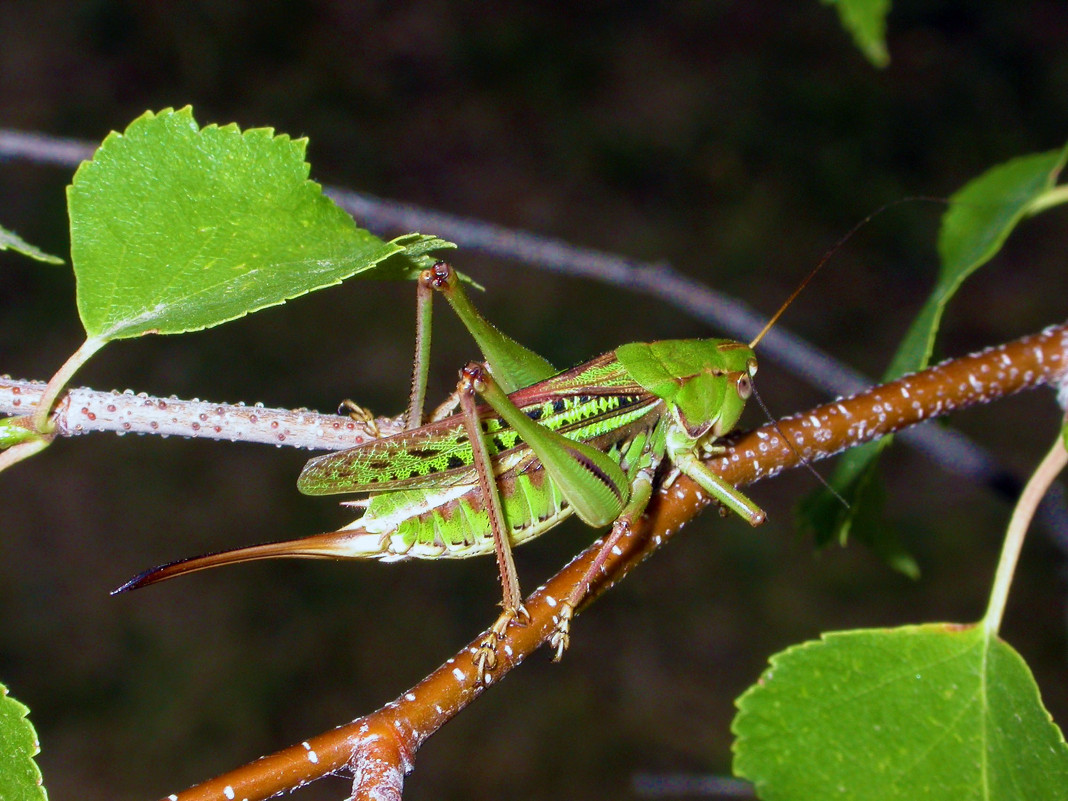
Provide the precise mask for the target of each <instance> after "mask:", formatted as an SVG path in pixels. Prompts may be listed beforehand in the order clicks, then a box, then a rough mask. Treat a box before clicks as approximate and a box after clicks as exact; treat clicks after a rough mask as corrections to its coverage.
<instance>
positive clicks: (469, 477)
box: [116, 354, 663, 592]
mask: <svg viewBox="0 0 1068 801" xmlns="http://www.w3.org/2000/svg"><path fill="white" fill-rule="evenodd" d="M591 374H595V375H596V376H597V377H598V378H599V379H601V385H600V386H587V385H585V384H584V383H583V382H584V381H585V380H588V379H589V378H590V376H591ZM625 375H626V374H625V372H623V371H621V370H619V368H618V363H617V362H616V361H615V359H614V354H606V355H605V356H602V357H600V358H598V359H595V360H593V361H591V362H588V363H586V364H584V365H581V366H579V367H576V368H573V369H571V370H567V371H564V372H563V373H561V374H559V375H557V376H555V377H554V378H553V379H550V380H549V381H546V382H541V384H538V385H534V386H532V387H528V388H526V389H524V390H520V391H519V392H516V393H513V396H512V397H513V398H515V399H516V400H517V401H518V402H520V403H523V404H524V405H523V406H522V409H523V411H524V413H525V414H526V415H527V416H528V417H529V418H531V419H532V420H537V421H538V425H539V426H543V427H545V428H546V429H547V430H552V431H556V432H558V433H560V434H561V435H562V436H564V437H567V438H568V439H571V440H574V441H578V442H585V443H588V444H589V445H591V446H592V447H594V448H597V449H598V450H601V451H603V452H604V453H606V454H607V455H608V456H609V457H610V458H611V459H612V460H613V461H614V462H615V463H616V464H618V465H619V466H620V467H621V468H622V470H623V471H624V473H627V474H628V475H631V474H633V473H634V472H636V470H637V469H639V468H640V467H642V466H645V467H646V468H647V469H655V466H656V463H658V462H659V459H660V457H661V456H662V454H663V445H662V443H661V444H659V445H657V444H655V443H651V442H650V436H649V435H650V432H651V431H652V430H653V429H654V428H655V426H656V424H657V422H658V421H659V419H660V417H661V414H662V412H663V403H662V402H661V401H660V399H659V398H657V397H655V396H653V395H650V394H648V393H646V392H644V391H643V390H642V389H641V388H640V387H638V386H637V385H635V384H634V383H633V382H630V381H628V380H626V379H625ZM582 389H585V390H588V392H587V391H580V390H582ZM480 412H481V413H482V414H483V416H484V417H485V418H486V419H485V420H484V423H483V427H484V429H485V431H486V435H487V437H488V440H489V442H490V443H491V446H490V447H491V448H492V450H493V456H492V459H493V468H494V474H495V478H496V481H497V484H498V487H499V491H500V495H501V499H502V506H503V512H504V522H505V528H506V530H507V532H508V537H509V540H510V544H511V545H512V546H516V545H520V544H522V543H525V542H528V541H529V540H532V539H534V538H536V537H538V536H540V535H541V534H543V533H545V532H546V531H548V530H550V529H552V528H553V527H555V526H556V525H558V524H559V523H561V522H562V521H563V520H566V519H567V518H568V517H570V516H572V514H573V513H574V510H573V508H572V506H571V505H570V504H569V503H568V502H567V501H566V499H565V497H564V494H563V493H562V492H561V491H560V488H559V486H558V485H557V483H556V482H555V481H554V480H553V479H552V478H551V477H550V475H549V473H548V471H546V470H545V469H544V467H543V465H542V464H541V462H540V461H539V460H538V459H537V458H536V457H535V455H534V454H533V452H532V451H531V450H530V449H529V448H528V447H526V445H525V443H524V442H523V441H522V439H521V438H520V437H519V436H518V435H517V434H516V432H515V431H514V430H513V429H511V428H510V427H508V426H506V425H504V424H503V421H501V420H500V419H499V418H497V417H495V416H494V414H493V410H492V409H490V408H488V407H480ZM458 417H459V416H458V415H457V416H454V417H452V418H446V419H445V420H441V421H439V422H437V423H433V424H430V425H427V426H423V427H421V428H419V429H414V430H412V431H405V432H401V433H399V434H396V435H393V436H392V437H387V438H384V439H381V440H377V441H374V442H370V443H367V444H366V445H362V446H358V447H356V448H352V449H349V450H347V451H341V452H337V453H331V454H326V455H324V456H321V457H318V458H316V459H312V460H311V461H310V462H309V463H308V465H307V466H306V467H305V470H304V472H303V473H302V474H301V478H300V481H299V486H300V488H301V490H302V491H304V492H305V493H308V494H316V495H325V494H340V493H358V492H366V493H370V497H369V498H368V500H367V501H365V502H363V503H364V504H366V508H365V511H364V513H363V515H362V516H361V517H359V518H357V519H356V520H355V521H353V522H352V523H350V524H349V525H347V526H345V527H343V528H341V529H339V530H337V531H334V532H328V533H325V534H318V535H313V536H310V537H305V538H302V539H297V540H290V541H284V542H273V543H266V544H262V545H254V546H250V547H247V548H239V549H235V550H231V551H223V552H220V553H214V554H207V555H204V556H197V557H193V558H191V559H185V560H181V561H178V562H172V563H169V564H166V565H162V566H160V567H156V568H152V569H150V570H148V571H145V572H144V573H142V574H140V575H138V576H136V577H134V578H133V579H131V580H130V581H129V582H127V583H126V584H124V585H123V586H122V587H120V588H118V589H117V590H116V592H121V591H125V590H131V589H136V588H139V587H144V586H147V585H149V584H154V583H157V582H160V581H163V580H165V579H169V578H174V577H176V576H179V575H183V574H186V573H191V572H195V571H198V570H205V569H207V568H210V567H218V566H221V565H226V564H237V563H240V562H249V561H255V560H260V559H274V558H282V557H297V558H327V559H378V560H381V561H384V562H394V561H399V560H403V559H444V558H467V557H473V556H481V555H484V554H492V553H493V552H494V540H493V534H492V526H491V522H490V512H489V511H488V510H487V507H486V504H485V499H484V498H483V496H482V493H481V492H480V490H479V485H478V483H477V480H476V475H475V469H474V466H473V464H472V462H473V460H472V457H471V449H470V444H469V443H468V442H467V436H466V434H465V433H464V428H463V423H462V421H460V420H458V419H457V418H458Z"/></svg>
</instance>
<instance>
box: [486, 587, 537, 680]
mask: <svg viewBox="0 0 1068 801" xmlns="http://www.w3.org/2000/svg"><path fill="white" fill-rule="evenodd" d="M513 621H514V622H516V623H517V624H519V625H520V626H525V625H526V624H527V623H529V622H530V612H528V611H527V610H526V607H524V606H520V607H513V608H509V609H505V610H504V612H502V613H501V616H500V617H498V618H497V621H496V622H495V623H494V624H493V625H492V626H490V629H489V631H487V632H486V636H485V637H483V638H482V642H480V643H479V644H478V653H477V654H475V665H476V667H477V668H478V681H479V683H480V684H485V683H486V676H487V674H488V673H489V672H490V671H492V670H493V669H494V668H495V667H497V644H498V643H499V642H500V641H501V640H503V639H504V634H505V632H506V631H507V630H508V626H509V625H511V624H512V622H513Z"/></svg>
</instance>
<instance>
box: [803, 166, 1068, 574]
mask: <svg viewBox="0 0 1068 801" xmlns="http://www.w3.org/2000/svg"><path fill="white" fill-rule="evenodd" d="M1066 160H1068V146H1065V147H1064V148H1062V149H1061V150H1054V151H1050V152H1048V153H1038V154H1033V155H1029V156H1021V157H1019V158H1015V159H1012V160H1010V161H1007V162H1005V163H1004V164H1000V165H998V166H996V167H992V168H991V169H989V170H987V171H986V172H985V173H983V174H982V175H980V176H979V177H978V178H975V179H974V180H972V181H970V182H969V183H968V184H966V185H965V186H964V188H962V189H961V190H959V191H958V192H957V193H956V194H954V195H953V196H952V197H951V198H950V199H949V209H948V210H947V211H946V213H945V214H944V215H943V217H942V228H941V231H940V232H939V236H938V253H939V256H940V259H941V268H940V270H939V276H938V282H937V284H936V286H935V288H934V291H932V293H931V294H930V296H929V297H928V298H927V301H926V303H925V304H924V306H923V308H922V309H921V310H920V312H919V314H918V315H917V316H916V318H915V319H914V320H913V322H912V325H911V326H910V327H909V330H908V333H906V335H905V338H904V340H903V341H902V343H901V345H900V347H899V348H898V350H897V353H896V354H895V356H894V358H893V359H892V360H891V363H890V367H889V368H888V369H887V371H886V373H885V374H884V375H883V381H884V382H886V381H892V380H894V379H896V378H899V377H900V376H902V375H905V374H906V373H910V372H913V371H916V370H921V369H923V368H924V367H926V366H927V364H928V362H929V360H930V358H931V353H932V351H933V349H934V339H935V335H936V334H937V333H938V327H939V325H940V324H941V321H942V313H943V311H944V310H945V307H946V304H947V303H948V302H949V300H950V298H952V297H953V295H954V293H955V292H956V291H957V289H958V288H959V287H960V285H961V284H962V283H963V282H964V279H966V278H967V277H968V276H970V275H971V274H972V273H974V272H975V271H976V270H978V269H979V268H980V267H982V266H983V265H984V264H986V263H987V262H988V261H990V259H992V258H993V257H994V256H995V255H996V254H997V252H998V251H999V250H1000V249H1001V246H1002V245H1003V244H1004V243H1005V240H1006V239H1008V237H1009V234H1011V233H1012V231H1013V229H1014V228H1015V227H1016V226H1017V225H1018V224H1019V223H1020V221H1021V220H1023V219H1024V218H1025V217H1027V216H1028V215H1030V214H1032V213H1036V212H1037V211H1040V210H1044V209H1046V208H1049V207H1050V206H1051V205H1053V204H1054V203H1056V202H1064V201H1065V200H1066V199H1068V196H1066V195H1065V193H1064V191H1063V187H1056V186H1055V184H1056V181H1057V177H1058V175H1059V174H1060V172H1061V170H1062V169H1063V167H1064V165H1065V161H1066ZM892 441H893V438H892V437H883V438H882V439H881V440H879V441H878V442H875V443H872V444H870V445H866V446H864V447H863V448H854V449H852V450H851V451H850V453H849V457H848V458H847V459H843V460H842V461H840V462H839V463H838V465H837V467H836V468H835V471H834V474H833V476H832V478H831V481H830V483H831V486H832V487H834V488H835V490H836V491H837V492H838V493H839V494H840V495H841V496H842V497H843V498H845V499H846V501H847V502H848V504H849V509H848V510H845V511H844V512H841V511H838V510H836V509H835V508H834V506H835V505H836V504H838V503H839V501H837V500H836V499H833V498H832V497H831V496H830V495H829V493H820V494H826V495H827V497H826V498H823V499H821V500H816V499H813V500H811V501H808V502H806V503H805V504H804V505H803V506H802V508H801V510H800V515H801V516H802V517H803V519H804V523H803V526H804V527H806V528H809V529H815V530H816V531H820V530H824V531H825V532H826V533H825V534H824V535H823V536H822V539H823V540H824V541H828V540H831V539H835V538H837V539H839V540H841V541H842V542H844V541H845V538H846V534H847V533H848V531H849V529H850V527H852V530H853V532H854V533H855V535H856V536H857V538H858V539H861V540H862V541H864V542H867V543H869V544H871V545H873V547H875V549H876V550H877V551H880V550H881V551H883V552H886V553H891V554H895V559H896V560H897V566H898V567H899V569H901V565H905V566H906V567H907V562H902V561H901V559H902V558H903V557H904V558H906V559H907V555H905V554H904V552H903V551H901V550H900V546H899V545H897V543H896V541H895V540H894V539H887V534H890V535H891V536H894V535H893V533H892V531H891V530H890V529H889V528H888V527H887V526H885V525H881V526H880V527H879V528H877V529H876V528H872V527H870V526H861V525H859V524H858V523H857V521H856V520H855V519H854V518H855V516H856V514H857V512H858V510H859V509H861V508H862V506H863V504H864V500H863V498H862V497H861V495H860V493H861V492H862V491H863V490H864V488H865V487H866V486H868V485H869V484H871V483H877V482H878V481H879V478H878V476H877V474H876V472H875V470H876V466H877V464H878V458H879V455H880V454H881V453H882V451H883V450H884V449H885V448H887V447H888V446H889V445H890V443H891V442H892ZM827 526H832V527H833V528H826V527H827ZM903 572H906V573H908V572H909V570H907V569H906V570H904V571H903Z"/></svg>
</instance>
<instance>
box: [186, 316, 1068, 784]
mask: <svg viewBox="0 0 1068 801" xmlns="http://www.w3.org/2000/svg"><path fill="white" fill-rule="evenodd" d="M1066 365H1068V326H1057V327H1053V328H1050V329H1047V330H1046V331H1044V332H1042V333H1040V334H1036V335H1033V336H1029V337H1025V338H1023V339H1020V340H1017V341H1015V342H1012V343H1009V344H1007V345H1002V346H1000V347H997V348H991V349H989V350H986V351H983V352H982V353H977V354H973V355H970V356H965V357H963V358H960V359H955V360H951V361H947V362H945V363H943V364H941V365H938V366H937V367H932V368H930V369H928V370H925V371H923V372H921V373H916V374H914V375H912V376H907V377H905V378H902V379H900V380H898V381H894V382H892V383H890V384H886V385H883V386H879V387H875V388H873V389H871V390H869V391H867V392H864V393H861V394H860V395H857V396H855V397H853V398H850V399H846V400H840V401H835V402H833V403H829V404H825V405H823V406H820V407H818V408H816V409H813V410H811V411H809V412H805V413H803V414H799V415H796V416H794V417H791V418H788V419H785V420H781V421H779V423H778V429H779V430H781V432H782V434H783V435H785V436H786V437H789V438H790V439H791V440H792V441H793V442H794V444H795V447H796V449H797V450H796V451H795V450H793V449H791V448H790V447H788V446H787V445H786V444H785V443H784V442H783V439H782V437H781V436H780V435H779V432H778V431H777V430H776V428H775V427H773V426H765V427H763V428H760V429H757V430H756V431H751V432H748V433H746V434H742V435H739V436H737V437H735V438H734V439H733V441H732V442H731V443H730V450H729V452H728V453H727V454H726V455H725V456H723V457H722V458H717V459H716V460H714V461H713V462H711V463H710V466H711V467H712V468H713V469H714V470H716V472H718V473H719V474H720V475H722V476H723V477H724V478H726V479H727V480H728V481H730V482H731V483H733V484H738V485H742V484H747V483H751V482H753V481H756V480H758V479H760V478H765V477H767V476H769V475H773V474H774V473H776V472H778V471H779V470H781V469H783V468H786V467H793V466H796V465H797V464H798V463H799V461H800V458H799V456H798V452H800V454H801V455H802V456H803V457H804V459H805V460H807V461H816V460H818V459H821V458H824V457H826V456H830V455H832V454H834V453H836V452H838V451H840V450H842V449H844V448H848V447H853V446H855V445H859V444H861V443H863V442H867V441H870V440H872V439H876V438H878V437H881V436H884V435H886V434H888V433H891V432H893V431H898V430H900V429H902V428H905V427H907V426H910V425H914V424H915V423H918V422H921V421H923V420H927V419H930V418H932V417H937V416H940V415H944V414H947V413H948V412H951V411H955V410H959V409H963V408H966V407H968V406H973V405H976V404H979V403H988V402H990V401H993V400H996V399H998V398H1001V397H1004V396H1006V395H1010V394H1012V393H1015V392H1019V391H1021V390H1024V389H1033V388H1035V387H1038V386H1042V385H1047V384H1052V383H1055V382H1057V381H1059V380H1061V379H1062V377H1063V376H1064V374H1065V372H1066ZM708 503H709V501H708V499H707V498H705V497H703V494H702V493H700V492H699V491H698V489H697V487H696V486H695V485H694V484H693V483H692V482H690V481H689V480H688V479H686V478H685V477H682V478H680V479H679V480H678V481H676V482H675V483H674V484H672V486H671V487H670V489H667V490H662V491H661V492H659V493H657V494H656V495H655V496H654V498H653V502H652V503H651V504H650V506H649V510H648V513H647V515H646V516H645V518H643V520H642V524H641V525H639V526H637V527H636V528H635V531H634V532H633V534H632V535H631V536H630V537H629V538H628V539H627V540H626V541H625V542H624V543H623V544H622V547H621V548H620V552H619V553H618V554H613V555H612V556H610V557H609V559H608V560H607V562H606V563H605V567H604V573H603V576H602V578H601V580H600V581H599V582H597V583H596V584H595V586H594V587H592V589H591V595H590V597H591V598H592V597H595V596H596V595H597V594H599V593H600V592H603V591H604V590H605V589H607V588H608V587H610V586H611V585H612V584H614V583H615V582H617V581H619V580H620V579H621V578H623V577H624V576H625V575H626V574H627V573H628V572H629V571H630V570H631V569H632V568H633V567H635V566H636V565H637V564H638V563H639V562H641V561H642V560H643V559H645V557H646V556H648V555H649V554H651V553H652V552H653V551H655V550H656V549H658V548H659V547H660V546H661V545H663V543H664V542H666V541H667V539H668V538H669V537H670V536H671V535H672V534H673V533H674V532H676V531H678V529H679V528H681V527H682V526H683V525H684V524H685V523H686V522H687V521H688V520H690V519H691V518H692V517H693V516H694V515H696V514H697V513H698V512H699V511H701V509H703V508H704V507H705V506H707V505H708ZM599 545H600V540H598V541H597V542H594V543H593V544H592V545H591V546H590V547H589V548H587V549H586V550H585V551H584V552H583V553H582V554H581V555H580V556H579V557H578V558H576V559H575V560H574V561H572V562H571V564H569V565H567V566H566V567H565V568H564V569H563V570H561V571H560V572H559V573H558V574H556V576H554V577H553V578H552V579H551V580H550V581H549V582H548V583H547V584H546V585H545V586H544V587H542V588H540V589H538V590H537V591H536V592H535V593H534V594H533V595H531V596H530V598H529V599H528V600H527V603H526V607H527V610H528V611H529V613H530V621H529V623H527V624H526V625H522V626H519V625H514V626H512V627H511V628H510V629H509V630H508V632H507V636H506V638H505V640H504V641H503V642H502V644H501V646H500V647H499V649H498V662H497V665H496V667H495V668H494V670H493V673H492V678H493V680H495V681H498V680H500V679H501V678H503V676H504V675H505V674H507V673H508V672H509V671H510V670H511V669H512V668H513V667H516V666H517V665H518V664H520V663H521V662H522V661H523V660H524V659H525V658H526V657H527V656H528V655H530V654H531V653H533V651H534V650H535V649H536V648H538V647H539V646H540V645H541V644H542V643H543V642H545V640H546V639H547V638H548V637H549V635H550V634H551V633H552V631H553V626H554V623H555V621H554V613H555V608H556V606H557V600H556V599H559V598H563V597H566V596H567V594H568V593H569V592H570V590H571V588H572V587H573V586H574V585H575V582H577V581H578V580H579V579H580V578H581V576H582V574H583V572H584V571H585V569H586V566H587V565H588V564H589V563H590V562H591V561H592V560H593V559H594V558H595V556H596V555H597V551H598V547H599ZM481 640H482V636H481V635H480V636H479V637H477V638H476V639H474V640H473V641H472V642H471V643H469V644H468V645H467V646H465V647H464V648H463V649H462V650H461V651H460V652H459V653H457V654H456V655H455V656H454V657H453V658H452V659H449V660H448V661H447V662H446V663H445V664H443V665H442V666H441V667H439V668H438V669H437V670H435V671H434V672H433V673H431V674H430V675H429V676H427V677H426V678H425V679H424V680H423V681H421V682H420V683H419V684H417V685H416V686H415V687H413V688H412V689H411V690H410V691H408V692H406V693H404V695H402V696H401V697H399V698H397V699H396V700H395V701H393V702H391V703H389V704H387V705H386V706H384V707H383V708H382V709H380V710H378V711H377V712H374V713H371V714H370V715H367V716H365V717H362V718H359V719H357V720H355V721H353V722H352V723H349V724H347V725H344V726H341V727H339V728H337V729H334V730H332V731H329V732H326V733H324V734H321V735H319V736H318V737H315V738H312V739H310V740H308V741H307V742H304V743H301V744H299V745H295V746H293V747H291V748H287V749H285V750H284V751H280V752H278V753H276V754H273V755H271V756H267V757H264V758H262V759H260V760H257V761H256V762H252V763H250V764H248V765H245V766H243V767H241V768H238V769H237V770H234V771H232V772H230V773H227V774H224V775H223V776H220V777H218V778H215V779H212V780H210V781H208V782H204V783H203V784H200V785H197V786H195V787H193V788H190V789H189V790H187V791H185V792H184V793H181V794H179V795H173V796H170V798H171V799H174V800H175V801H233V800H234V799H250V800H251V799H266V798H269V797H271V796H273V795H276V794H278V793H280V792H282V791H285V790H289V789H293V788H296V787H299V786H301V785H303V784H306V783H308V782H310V781H313V780H314V779H317V778H320V777H322V776H325V775H327V774H330V773H335V772H337V771H339V770H342V769H346V768H347V769H349V770H352V771H353V774H354V783H353V796H352V797H353V798H354V799H371V798H383V797H385V798H397V799H399V797H400V790H401V780H402V777H403V773H404V772H407V771H408V770H409V769H410V767H411V764H412V760H413V759H414V756H415V753H416V751H417V750H418V748H419V746H420V745H421V744H422V743H423V741H424V740H425V739H426V738H427V737H429V736H430V735H431V734H433V733H434V732H436V731H437V730H438V729H439V728H441V726H442V725H443V724H444V723H445V722H446V721H448V720H449V719H451V718H452V717H453V716H454V715H456V714H457V713H458V712H459V711H460V710H462V709H463V708H464V707H465V706H467V705H468V704H469V703H470V702H471V701H473V700H474V699H475V698H477V697H478V696H479V695H481V693H482V692H483V690H484V689H486V687H485V686H483V685H480V684H479V682H478V679H477V673H478V671H477V669H476V666H475V663H474V656H475V655H476V654H477V651H478V645H479V643H480V641H481Z"/></svg>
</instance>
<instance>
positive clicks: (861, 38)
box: [823, 0, 890, 67]
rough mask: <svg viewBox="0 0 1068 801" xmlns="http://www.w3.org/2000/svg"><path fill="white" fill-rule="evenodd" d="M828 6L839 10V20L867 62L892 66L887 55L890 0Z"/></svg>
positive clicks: (828, 0)
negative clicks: (887, 24)
mask: <svg viewBox="0 0 1068 801" xmlns="http://www.w3.org/2000/svg"><path fill="white" fill-rule="evenodd" d="M823 4H824V5H833V6H837V7H838V18H839V19H840V20H841V22H842V27H843V28H845V29H846V30H847V31H849V33H850V34H851V35H852V36H853V41H854V42H855V43H856V45H857V47H859V48H860V51H861V52H862V53H863V54H864V56H865V58H867V59H868V61H870V62H871V63H872V65H874V66H876V67H885V66H886V65H887V64H889V63H890V54H889V53H887V51H886V15H887V14H889V13H890V0H823Z"/></svg>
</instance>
